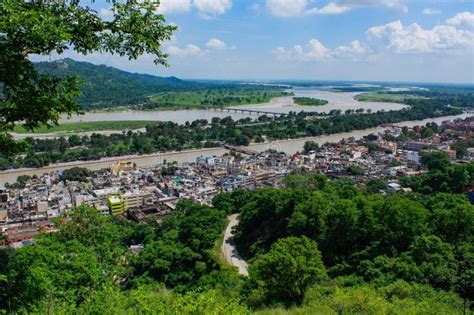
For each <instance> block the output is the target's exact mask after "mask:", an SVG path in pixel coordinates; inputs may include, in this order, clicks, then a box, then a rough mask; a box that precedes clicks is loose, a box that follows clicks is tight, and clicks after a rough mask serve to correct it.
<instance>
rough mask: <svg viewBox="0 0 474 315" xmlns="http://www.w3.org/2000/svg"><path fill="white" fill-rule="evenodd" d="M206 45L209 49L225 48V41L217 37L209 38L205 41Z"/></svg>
mask: <svg viewBox="0 0 474 315" xmlns="http://www.w3.org/2000/svg"><path fill="white" fill-rule="evenodd" d="M206 47H207V48H209V49H225V48H226V47H227V45H226V43H224V42H223V41H221V40H220V39H217V38H211V39H210V40H209V41H208V42H207V43H206Z"/></svg>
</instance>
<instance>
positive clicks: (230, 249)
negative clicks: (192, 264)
mask: <svg viewBox="0 0 474 315" xmlns="http://www.w3.org/2000/svg"><path fill="white" fill-rule="evenodd" d="M237 216H238V214H233V215H230V216H228V217H227V219H228V220H229V225H227V228H226V229H225V232H224V242H223V243H222V246H221V251H222V255H224V259H225V261H226V262H227V263H228V264H229V265H232V266H234V267H237V268H238V269H239V274H241V275H242V276H244V277H248V276H249V271H248V265H247V262H245V260H243V259H242V257H240V256H239V253H238V252H237V248H236V247H235V242H234V235H233V234H232V228H233V227H234V226H236V225H237V224H239V220H238V219H237Z"/></svg>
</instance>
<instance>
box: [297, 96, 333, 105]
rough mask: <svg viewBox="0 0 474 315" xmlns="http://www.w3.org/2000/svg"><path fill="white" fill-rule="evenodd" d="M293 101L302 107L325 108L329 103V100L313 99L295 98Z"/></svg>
mask: <svg viewBox="0 0 474 315" xmlns="http://www.w3.org/2000/svg"><path fill="white" fill-rule="evenodd" d="M293 101H294V102H295V104H298V105H301V106H323V105H326V104H327V103H329V102H328V101H327V100H321V99H319V98H313V97H293Z"/></svg>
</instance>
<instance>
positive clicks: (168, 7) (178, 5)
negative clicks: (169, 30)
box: [157, 0, 191, 14]
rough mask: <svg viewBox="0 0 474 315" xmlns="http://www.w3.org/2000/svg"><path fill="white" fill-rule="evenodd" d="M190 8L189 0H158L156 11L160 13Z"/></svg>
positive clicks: (187, 10)
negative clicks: (158, 4)
mask: <svg viewBox="0 0 474 315" xmlns="http://www.w3.org/2000/svg"><path fill="white" fill-rule="evenodd" d="M189 10H191V0H160V6H159V7H158V9H157V11H158V13H161V14H170V13H183V12H189Z"/></svg>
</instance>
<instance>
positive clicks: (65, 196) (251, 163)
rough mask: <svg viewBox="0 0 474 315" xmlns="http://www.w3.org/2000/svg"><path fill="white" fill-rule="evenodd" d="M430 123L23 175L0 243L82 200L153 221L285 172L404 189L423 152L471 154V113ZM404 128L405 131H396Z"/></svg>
mask: <svg viewBox="0 0 474 315" xmlns="http://www.w3.org/2000/svg"><path fill="white" fill-rule="evenodd" d="M432 126H433V127H435V130H436V131H433V130H432V129H430V128H429V126H416V127H414V128H413V129H412V130H408V128H406V127H405V128H402V127H397V126H393V127H389V128H387V129H385V130H384V131H383V132H381V133H378V134H370V135H368V136H366V137H364V138H363V139H360V140H355V139H353V138H348V139H343V140H342V141H340V142H338V143H327V144H325V145H323V146H321V147H319V146H318V145H317V144H315V143H311V142H310V141H308V142H307V143H306V145H305V148H304V150H302V152H295V153H294V154H292V155H287V154H285V153H284V152H278V151H276V150H274V149H270V150H267V151H265V152H263V153H258V152H256V151H252V150H249V149H245V148H239V147H232V146H231V147H229V149H231V150H230V151H229V152H230V154H229V153H226V154H225V155H223V156H201V157H198V158H197V159H196V161H194V162H191V163H184V164H177V163H168V164H165V165H155V166H153V167H150V168H138V167H137V166H136V165H135V164H134V163H133V162H130V161H118V162H115V163H113V164H111V165H110V168H109V169H102V170H99V171H87V170H85V169H80V168H77V169H74V168H73V169H72V170H69V171H65V172H64V171H54V172H52V173H49V174H44V175H42V176H39V177H37V176H35V177H33V178H28V179H25V178H23V179H21V180H20V181H21V184H20V183H16V184H14V185H12V188H10V189H6V190H4V191H3V192H2V194H1V197H2V199H1V200H2V203H1V204H0V224H1V225H0V227H1V230H2V234H3V236H4V237H3V239H4V245H6V244H8V245H11V246H14V247H18V246H22V245H23V244H31V239H32V238H33V237H34V236H36V235H38V234H39V233H40V232H44V231H54V224H53V222H52V221H51V220H52V219H53V218H55V217H58V216H61V215H63V214H65V213H66V212H67V211H69V210H71V209H73V208H74V207H77V206H80V205H83V204H86V205H90V206H92V207H94V208H95V209H97V211H98V212H100V213H101V214H103V215H109V214H112V215H116V216H120V217H121V218H123V219H128V220H133V221H135V222H138V223H145V222H146V221H147V220H149V219H150V218H151V219H153V220H157V221H158V222H160V221H161V220H162V219H163V218H164V217H166V216H167V215H168V214H170V213H171V212H172V211H173V210H174V209H175V205H176V203H177V202H178V201H179V200H181V199H189V200H191V201H193V202H196V203H199V204H203V205H212V198H213V197H214V196H215V195H217V194H219V193H221V192H228V191H232V190H235V189H245V190H254V189H256V188H259V187H281V186H282V179H283V178H284V177H285V176H286V175H288V174H291V173H304V174H310V173H320V174H323V175H326V176H327V177H328V178H333V179H336V178H350V179H351V180H352V181H353V182H354V183H356V185H358V186H364V185H367V184H368V183H370V182H371V181H374V180H382V181H383V182H384V183H386V185H385V187H382V189H381V192H383V193H385V194H387V193H390V192H395V191H398V190H405V191H411V189H410V188H409V187H402V186H401V185H400V184H399V179H400V178H401V177H404V176H417V175H420V174H422V173H423V172H426V170H425V169H424V168H423V167H422V165H421V153H422V152H425V151H440V152H444V153H446V154H447V155H448V156H449V158H450V159H451V161H453V162H456V163H467V162H469V161H473V160H474V145H472V144H473V143H472V141H471V139H472V136H473V134H474V117H471V118H466V119H463V120H461V119H457V120H454V121H445V122H444V123H442V124H441V126H437V125H436V124H434V125H432ZM427 129H430V130H429V132H427V131H426V130H427ZM409 133H410V134H411V136H412V138H409V137H401V136H402V135H403V134H405V135H408V134H409ZM402 139H403V140H402ZM458 142H464V143H471V145H472V147H467V149H466V152H465V153H463V155H462V156H461V155H460V154H458V155H459V157H458V156H457V152H456V150H454V149H453V148H452V144H453V143H458ZM315 145H316V147H314V146H315ZM239 151H240V152H245V153H240V152H239ZM74 173H77V174H76V175H74ZM75 177H77V178H75ZM17 185H18V186H20V187H15V186H17ZM470 190H472V193H471V195H470V197H469V198H470V200H472V201H473V202H474V187H466V193H468V192H469V191H470Z"/></svg>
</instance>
